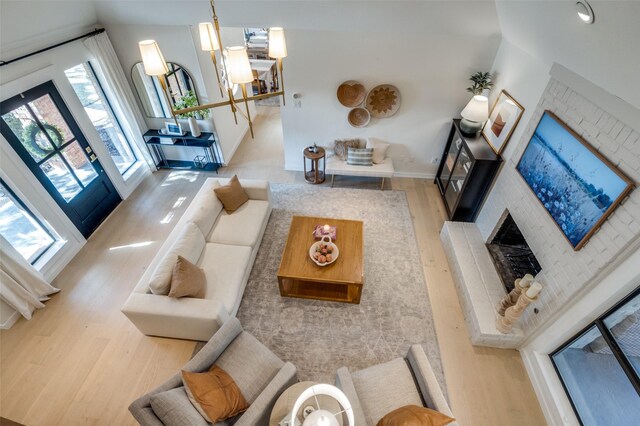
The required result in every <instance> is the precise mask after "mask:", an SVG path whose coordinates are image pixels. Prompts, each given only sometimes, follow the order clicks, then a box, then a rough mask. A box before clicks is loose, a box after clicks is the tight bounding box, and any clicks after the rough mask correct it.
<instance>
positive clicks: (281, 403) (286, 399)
mask: <svg viewBox="0 0 640 426" xmlns="http://www.w3.org/2000/svg"><path fill="white" fill-rule="evenodd" d="M317 384H318V383H317V382H300V383H296V384H295V385H292V386H291V387H289V388H287V389H286V390H285V391H284V392H282V395H280V397H279V398H278V400H277V401H276V403H275V405H274V406H273V410H271V417H270V418H269V426H279V425H280V422H281V421H282V419H284V418H285V416H291V410H293V406H294V405H295V403H296V400H297V399H298V397H299V396H300V395H301V394H302V392H304V391H305V390H306V389H307V388H310V387H311V386H313V385H317ZM318 398H319V402H320V403H321V404H322V405H321V406H322V407H323V408H325V407H326V408H330V409H332V410H333V412H334V413H337V412H338V411H340V404H338V402H337V401H335V400H334V399H333V398H328V397H326V396H320V397H318ZM309 405H314V404H311V403H310V404H309ZM338 422H339V424H342V421H341V419H340V420H338Z"/></svg>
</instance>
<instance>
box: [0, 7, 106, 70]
mask: <svg viewBox="0 0 640 426" xmlns="http://www.w3.org/2000/svg"><path fill="white" fill-rule="evenodd" d="M96 22H97V17H96V8H95V5H94V3H93V2H92V1H32V0H29V1H24V0H2V1H1V2H0V46H1V47H2V48H1V52H2V60H5V61H6V60H9V59H13V58H15V57H17V56H21V55H23V54H25V53H29V52H32V51H35V50H39V49H42V48H44V47H47V46H50V45H52V44H55V43H58V42H61V41H64V40H67V39H69V38H71V37H77V36H78V35H81V34H83V33H85V32H87V30H91V29H93V27H95V23H96ZM5 70H6V68H5V67H3V68H2V72H3V73H4V72H5Z"/></svg>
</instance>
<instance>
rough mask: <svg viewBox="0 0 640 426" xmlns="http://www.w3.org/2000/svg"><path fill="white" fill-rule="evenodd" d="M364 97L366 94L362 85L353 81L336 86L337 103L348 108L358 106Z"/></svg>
mask: <svg viewBox="0 0 640 426" xmlns="http://www.w3.org/2000/svg"><path fill="white" fill-rule="evenodd" d="M366 95H367V92H366V90H365V88H364V86H363V85H362V83H360V82H358V81H355V80H347V81H345V82H344V83H342V84H341V85H340V86H338V93H337V96H338V101H340V103H341V104H342V105H344V106H346V107H348V108H353V107H357V106H358V105H360V104H361V103H362V102H363V101H364V98H365V97H366Z"/></svg>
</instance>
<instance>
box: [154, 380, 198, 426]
mask: <svg viewBox="0 0 640 426" xmlns="http://www.w3.org/2000/svg"><path fill="white" fill-rule="evenodd" d="M149 403H150V404H151V409H152V410H153V412H154V413H155V415H156V416H158V418H159V419H160V421H161V422H162V423H163V424H164V425H167V426H207V425H208V423H207V421H206V420H205V419H204V418H202V416H201V415H200V413H198V410H196V408H195V407H194V406H193V404H191V401H189V398H188V397H187V393H186V392H185V390H184V386H180V387H179V388H173V389H171V390H168V391H164V392H160V393H157V394H155V395H151V398H149Z"/></svg>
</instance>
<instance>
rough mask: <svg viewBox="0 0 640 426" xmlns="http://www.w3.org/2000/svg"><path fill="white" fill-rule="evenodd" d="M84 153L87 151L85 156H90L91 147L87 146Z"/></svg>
mask: <svg viewBox="0 0 640 426" xmlns="http://www.w3.org/2000/svg"><path fill="white" fill-rule="evenodd" d="M84 150H85V151H87V154H91V153H92V152H93V151H91V147H90V146H88V147H86V148H85V149H84Z"/></svg>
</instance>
